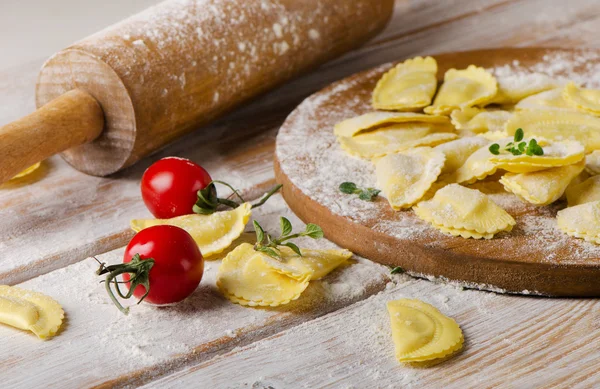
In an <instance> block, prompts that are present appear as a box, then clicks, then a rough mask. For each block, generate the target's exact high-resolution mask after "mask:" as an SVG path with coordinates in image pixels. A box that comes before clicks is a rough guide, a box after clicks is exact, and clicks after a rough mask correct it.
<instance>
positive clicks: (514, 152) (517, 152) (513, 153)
mask: <svg viewBox="0 0 600 389" xmlns="http://www.w3.org/2000/svg"><path fill="white" fill-rule="evenodd" d="M508 151H510V153H511V154H512V155H521V154H523V152H522V151H520V150H519V149H517V148H515V147H513V148H511V149H510V150H508Z"/></svg>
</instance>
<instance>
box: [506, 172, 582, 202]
mask: <svg viewBox="0 0 600 389" xmlns="http://www.w3.org/2000/svg"><path fill="white" fill-rule="evenodd" d="M584 166H585V164H584V162H583V161H580V162H579V163H576V164H573V165H567V166H561V167H555V168H551V169H547V170H542V171H537V172H533V173H506V174H505V175H503V176H502V178H500V183H502V185H504V188H505V189H506V190H507V191H508V192H512V193H514V194H516V195H517V196H519V197H520V198H522V199H523V200H525V201H527V202H529V203H531V204H535V205H548V204H551V203H553V202H555V201H556V200H558V199H559V198H560V197H561V196H562V195H563V193H564V192H565V189H566V188H567V187H568V186H569V184H570V183H571V181H572V180H573V179H574V178H575V177H577V176H578V175H579V173H581V172H582V171H583V168H584Z"/></svg>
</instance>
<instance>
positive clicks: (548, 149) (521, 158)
mask: <svg viewBox="0 0 600 389" xmlns="http://www.w3.org/2000/svg"><path fill="white" fill-rule="evenodd" d="M524 141H526V142H528V140H524ZM502 144H506V141H505V142H504V143H502ZM539 144H540V145H541V146H543V150H544V155H527V154H521V155H513V154H510V153H501V154H499V155H493V154H492V156H491V157H490V161H491V162H492V163H494V164H496V167H498V168H499V169H504V170H506V171H508V172H511V173H529V172H535V171H539V170H545V169H549V168H551V167H559V166H567V165H572V164H574V163H577V162H579V161H581V160H583V159H584V157H585V153H584V149H583V146H582V145H581V144H580V143H579V142H575V141H562V142H558V141H556V142H551V143H546V142H545V141H544V140H542V139H540V140H539Z"/></svg>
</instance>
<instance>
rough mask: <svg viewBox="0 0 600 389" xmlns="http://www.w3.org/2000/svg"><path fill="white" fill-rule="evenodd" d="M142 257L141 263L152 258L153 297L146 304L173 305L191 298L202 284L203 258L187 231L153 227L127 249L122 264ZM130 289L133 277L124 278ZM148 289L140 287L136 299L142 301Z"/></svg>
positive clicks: (127, 275)
mask: <svg viewBox="0 0 600 389" xmlns="http://www.w3.org/2000/svg"><path fill="white" fill-rule="evenodd" d="M136 254H139V255H140V257H141V259H142V260H145V259H148V258H153V259H154V266H152V268H151V269H150V272H149V280H150V293H149V294H148V296H146V298H145V299H144V301H146V302H148V303H151V304H155V305H163V304H172V303H176V302H178V301H181V300H183V299H185V298H186V297H188V296H189V295H190V294H192V292H194V290H196V288H197V287H198V284H199V283H200V280H201V279H202V273H203V272H204V258H203V257H202V254H201V253H200V249H199V248H198V245H197V244H196V242H194V239H193V238H192V236H191V235H190V234H189V233H188V232H187V231H185V230H183V229H181V228H179V227H175V226H168V225H161V226H154V227H149V228H146V229H144V230H142V231H140V232H138V233H137V234H136V235H135V236H134V237H133V239H131V242H129V244H128V245H127V248H126V249H125V255H124V257H123V263H129V262H131V259H132V258H133V257H134V256H135V255H136ZM123 280H124V281H126V283H127V287H128V288H129V287H130V283H129V280H130V275H129V274H127V273H125V274H123ZM145 293H146V289H145V288H144V287H143V286H142V285H138V286H137V288H136V289H135V290H134V293H133V295H134V296H135V297H137V298H138V299H139V298H141V297H143V296H144V294H145Z"/></svg>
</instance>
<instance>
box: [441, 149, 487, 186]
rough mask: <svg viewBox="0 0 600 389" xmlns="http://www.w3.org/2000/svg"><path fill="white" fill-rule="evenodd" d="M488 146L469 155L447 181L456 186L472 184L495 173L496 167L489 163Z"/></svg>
mask: <svg viewBox="0 0 600 389" xmlns="http://www.w3.org/2000/svg"><path fill="white" fill-rule="evenodd" d="M489 144H490V142H488V144H487V145H485V146H483V147H481V148H480V149H478V150H477V151H475V152H474V153H473V154H471V155H470V156H469V157H468V158H467V160H466V161H465V163H464V164H463V165H462V166H461V167H459V168H458V169H457V170H456V171H455V172H454V173H453V174H452V175H451V176H450V177H448V178H447V181H448V182H451V183H458V184H472V183H474V182H475V181H477V180H483V179H484V178H485V177H487V176H490V175H492V174H494V173H496V170H498V167H497V166H496V164H495V163H493V162H492V161H491V157H492V153H490V150H489V148H488V146H489Z"/></svg>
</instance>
